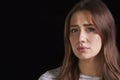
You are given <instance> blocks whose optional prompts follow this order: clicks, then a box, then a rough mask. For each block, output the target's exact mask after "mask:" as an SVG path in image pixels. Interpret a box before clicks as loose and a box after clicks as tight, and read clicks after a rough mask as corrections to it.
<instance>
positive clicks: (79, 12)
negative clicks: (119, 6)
mask: <svg viewBox="0 0 120 80" xmlns="http://www.w3.org/2000/svg"><path fill="white" fill-rule="evenodd" d="M115 33H116V32H115V22H114V19H113V16H112V14H111V12H110V11H109V9H108V8H107V6H106V5H105V4H104V3H103V2H102V1H100V0H81V1H80V2H79V3H77V4H76V5H75V6H74V7H73V9H72V10H71V11H70V12H69V14H68V16H67V18H66V22H65V31H64V41H65V42H64V43H65V58H64V61H63V65H62V66H61V67H60V68H57V69H53V70H50V71H47V72H46V73H45V74H43V75H42V76H41V77H40V78H39V80H120V56H119V53H118V50H117V47H116V40H115V36H116V34H115Z"/></svg>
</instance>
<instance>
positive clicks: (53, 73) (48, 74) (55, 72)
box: [38, 67, 102, 80]
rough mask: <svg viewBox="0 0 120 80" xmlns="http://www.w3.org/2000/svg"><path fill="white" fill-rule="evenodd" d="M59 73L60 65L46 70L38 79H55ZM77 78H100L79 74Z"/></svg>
mask: <svg viewBox="0 0 120 80" xmlns="http://www.w3.org/2000/svg"><path fill="white" fill-rule="evenodd" d="M59 73H60V67H58V68H56V69H52V70H48V71H46V72H45V73H44V74H42V75H41V76H40V78H39V79H38V80H57V79H56V77H57V76H58V75H59ZM79 80H102V78H101V77H96V76H88V75H84V74H81V75H80V78H79Z"/></svg>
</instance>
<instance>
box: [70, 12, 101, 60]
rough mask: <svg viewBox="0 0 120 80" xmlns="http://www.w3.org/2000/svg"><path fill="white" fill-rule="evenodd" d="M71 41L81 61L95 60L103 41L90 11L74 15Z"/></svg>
mask: <svg viewBox="0 0 120 80" xmlns="http://www.w3.org/2000/svg"><path fill="white" fill-rule="evenodd" d="M69 39H70V43H71V46H72V50H73V52H74V54H75V56H76V57H78V59H80V60H85V59H90V58H93V57H95V56H96V55H97V54H98V53H99V52H100V50H101V46H102V40H101V37H100V35H99V34H98V31H97V29H96V27H95V25H94V24H93V22H92V19H91V14H90V13H89V12H88V11H81V12H80V11H78V12H75V13H74V14H73V15H72V17H71V20H70V37H69Z"/></svg>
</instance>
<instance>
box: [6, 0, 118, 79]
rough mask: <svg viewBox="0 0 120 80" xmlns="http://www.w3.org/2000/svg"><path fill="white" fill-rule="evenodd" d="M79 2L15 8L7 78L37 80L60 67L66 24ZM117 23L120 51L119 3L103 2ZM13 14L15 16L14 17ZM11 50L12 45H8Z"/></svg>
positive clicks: (71, 0) (65, 0)
mask: <svg viewBox="0 0 120 80" xmlns="http://www.w3.org/2000/svg"><path fill="white" fill-rule="evenodd" d="M78 1H79V0H54V1H53V0H42V1H40V2H35V1H34V2H32V1H31V2H30V1H29V2H21V4H19V6H18V5H17V4H16V6H17V7H18V8H15V6H14V8H15V10H16V11H17V12H16V11H15V12H16V18H18V19H19V20H18V21H17V20H16V18H15V24H16V25H15V26H16V27H15V28H14V29H15V30H14V33H12V34H13V35H14V36H11V37H13V38H14V39H13V40H11V41H12V42H13V43H14V45H13V44H12V43H11V45H13V46H14V47H13V48H12V50H11V49H10V51H11V53H10V54H8V55H7V57H6V58H7V60H6V62H7V63H8V65H7V66H9V70H8V73H7V74H8V75H9V74H12V73H14V74H12V75H10V76H11V77H13V78H17V80H18V79H20V80H37V79H38V78H39V76H40V75H41V74H43V73H44V72H45V71H46V70H49V69H53V68H56V67H58V66H60V65H61V63H62V60H63V57H64V39H63V30H64V21H65V18H66V16H67V14H68V12H69V10H70V9H71V8H72V6H73V5H74V4H75V3H77V2H78ZM104 2H105V3H106V4H107V5H108V7H109V8H110V10H111V12H112V14H113V16H114V18H115V20H116V24H117V35H116V36H117V39H116V40H117V43H118V44H117V46H118V48H119V49H120V46H119V43H120V38H119V31H120V28H119V26H120V15H119V14H120V9H119V5H118V4H117V2H114V1H113V0H109V1H108V0H104ZM13 15H14V14H13ZM9 47H11V46H9ZM6 69H7V68H6Z"/></svg>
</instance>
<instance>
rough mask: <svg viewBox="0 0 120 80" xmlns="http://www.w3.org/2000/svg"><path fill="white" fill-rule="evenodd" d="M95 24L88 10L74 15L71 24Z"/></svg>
mask: <svg viewBox="0 0 120 80" xmlns="http://www.w3.org/2000/svg"><path fill="white" fill-rule="evenodd" d="M78 23H79V24H80V25H81V24H90V23H91V24H93V21H92V16H91V13H90V12H89V11H87V10H84V11H77V12H75V13H73V15H72V16H71V19H70V24H78Z"/></svg>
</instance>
